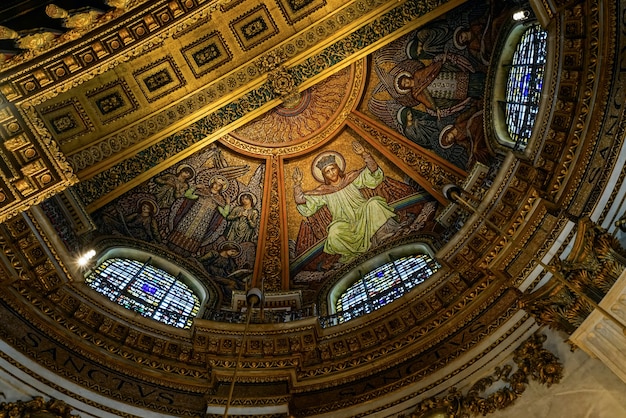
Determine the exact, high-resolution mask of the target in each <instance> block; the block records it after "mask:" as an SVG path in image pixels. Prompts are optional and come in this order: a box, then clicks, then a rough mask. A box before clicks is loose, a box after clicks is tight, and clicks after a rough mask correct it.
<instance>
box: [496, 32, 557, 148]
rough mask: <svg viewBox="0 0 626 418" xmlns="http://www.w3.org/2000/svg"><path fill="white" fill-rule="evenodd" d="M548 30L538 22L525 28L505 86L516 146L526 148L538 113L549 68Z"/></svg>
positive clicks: (510, 130) (509, 124)
mask: <svg viewBox="0 0 626 418" xmlns="http://www.w3.org/2000/svg"><path fill="white" fill-rule="evenodd" d="M547 40H548V32H546V31H545V30H543V29H542V28H541V26H540V25H539V24H534V25H532V26H530V27H529V28H528V29H526V30H525V31H524V33H523V34H522V37H521V39H520V41H519V43H518V44H517V47H516V49H515V53H514V54H513V60H512V62H511V66H510V69H509V75H508V80H507V87H506V106H505V118H506V126H507V131H508V133H509V136H510V137H511V140H512V141H513V142H514V143H515V149H524V148H525V147H526V145H527V144H528V140H529V139H530V137H531V135H532V130H533V126H534V124H535V119H536V118H537V114H538V113H539V103H540V100H541V89H542V87H543V79H544V76H545V68H546V55H547V53H546V46H547Z"/></svg>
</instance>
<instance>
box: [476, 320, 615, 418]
mask: <svg viewBox="0 0 626 418" xmlns="http://www.w3.org/2000/svg"><path fill="white" fill-rule="evenodd" d="M542 332H543V333H545V334H546V335H548V341H546V343H545V344H544V346H545V347H546V348H548V349H549V350H550V351H551V352H552V353H554V354H556V355H557V356H558V357H559V359H560V360H561V362H562V363H563V366H564V373H563V379H562V380H561V382H560V383H558V384H556V385H552V386H551V387H546V386H544V385H541V384H539V383H536V382H531V383H530V384H529V385H528V387H527V389H526V391H525V392H524V393H523V394H522V396H521V398H520V399H518V400H517V402H516V403H515V404H513V405H512V406H511V407H509V408H506V409H503V410H501V411H498V412H496V413H494V414H490V415H488V416H489V417H492V418H529V417H533V418H541V417H554V418H624V417H626V383H624V382H622V381H621V380H620V379H619V378H618V377H617V376H616V375H615V374H613V373H612V372H611V371H610V370H609V369H608V368H607V367H606V366H605V365H604V364H602V362H600V360H597V359H593V358H591V357H589V356H588V355H587V354H586V353H585V352H584V351H582V350H576V351H575V352H573V353H572V352H570V346H569V345H567V344H566V343H564V342H563V340H564V338H566V337H565V336H564V335H560V334H556V333H552V332H550V331H548V330H545V329H544V330H542Z"/></svg>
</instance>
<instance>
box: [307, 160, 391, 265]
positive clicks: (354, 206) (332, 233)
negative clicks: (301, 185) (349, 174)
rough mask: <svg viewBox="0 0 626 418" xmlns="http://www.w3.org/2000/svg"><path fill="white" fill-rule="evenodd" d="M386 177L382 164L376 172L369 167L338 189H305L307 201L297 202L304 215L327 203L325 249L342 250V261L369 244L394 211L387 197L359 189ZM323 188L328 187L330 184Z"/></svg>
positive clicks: (347, 259) (330, 250)
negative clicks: (367, 197) (324, 190)
mask: <svg viewBox="0 0 626 418" xmlns="http://www.w3.org/2000/svg"><path fill="white" fill-rule="evenodd" d="M383 180H384V175H383V171H382V170H381V169H380V168H378V169H377V170H376V171H374V172H373V173H372V172H370V171H369V170H368V169H367V168H366V169H364V170H362V171H361V172H360V173H359V174H358V176H357V177H356V178H354V180H353V181H352V182H350V183H349V184H347V185H345V186H344V187H342V188H338V189H337V190H336V191H330V192H329V193H320V192H318V189H316V190H314V191H313V192H310V193H308V194H306V193H305V195H304V198H305V200H306V203H304V204H301V205H298V206H297V208H298V212H300V214H301V215H303V216H307V217H308V216H312V215H313V214H315V212H317V211H318V210H319V209H320V208H321V207H323V206H324V205H326V206H327V207H328V209H329V211H330V213H331V215H332V218H333V220H332V222H331V223H330V225H329V226H328V237H327V238H326V243H325V244H324V252H325V253H327V254H340V255H341V258H340V259H339V261H340V262H342V263H345V262H348V261H350V260H352V259H353V258H354V257H356V256H358V255H359V254H362V253H364V252H365V251H367V250H368V249H369V248H370V245H371V242H370V239H371V238H372V237H373V236H374V234H375V233H376V231H378V229H379V228H380V227H381V226H383V225H384V224H385V222H387V220H388V219H389V218H393V217H394V216H395V213H394V211H393V208H391V207H390V206H389V205H388V204H387V201H386V200H385V199H384V198H382V197H380V196H374V197H371V198H369V199H366V198H365V197H363V195H362V194H361V192H360V191H359V189H362V188H364V187H367V188H370V189H374V188H375V187H376V186H378V185H379V184H380V183H382V181H383ZM321 188H323V189H327V188H328V186H322V187H321ZM316 192H317V193H316Z"/></svg>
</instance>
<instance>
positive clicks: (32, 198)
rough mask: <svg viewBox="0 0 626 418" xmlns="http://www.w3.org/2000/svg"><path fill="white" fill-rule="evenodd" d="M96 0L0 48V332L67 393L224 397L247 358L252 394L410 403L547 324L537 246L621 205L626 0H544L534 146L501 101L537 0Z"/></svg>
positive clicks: (547, 246)
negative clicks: (543, 54) (358, 302)
mask: <svg viewBox="0 0 626 418" xmlns="http://www.w3.org/2000/svg"><path fill="white" fill-rule="evenodd" d="M12 1H13V0H12ZM64 1H65V3H64V4H67V5H70V3H72V2H70V0H59V3H63V2H64ZM72 1H73V0H72ZM93 2H96V0H93ZM97 2H98V3H102V7H103V9H104V10H103V13H102V14H101V15H97V16H95V15H94V16H95V17H94V19H93V20H92V21H91V23H90V24H89V25H88V26H86V27H84V28H73V29H70V28H67V27H65V29H63V31H62V32H63V34H61V35H58V36H52V38H50V35H49V34H46V35H45V36H40V37H38V38H28V39H31V41H32V39H39V40H41V41H42V42H43V41H46V40H48V41H49V42H48V44H46V45H47V46H45V47H42V48H40V49H21V48H17V49H14V50H13V53H4V52H0V53H2V54H3V55H2V57H3V59H2V60H1V61H0V71H2V72H1V73H0V93H1V94H2V97H1V98H2V100H3V104H6V105H7V106H6V107H4V108H3V109H4V110H2V111H0V134H1V135H2V143H1V146H0V154H1V156H2V164H0V175H1V177H2V180H3V181H2V182H0V209H1V210H2V216H3V218H2V225H1V227H0V245H1V246H2V247H3V251H4V254H5V255H4V256H3V257H0V258H1V260H0V261H2V263H0V267H1V268H0V279H1V280H0V285H1V286H2V292H0V294H1V295H2V297H1V298H0V316H1V317H2V320H3V322H5V323H7V324H10V326H7V327H3V328H1V329H0V331H1V333H2V335H1V337H2V341H3V342H5V343H6V344H7V346H8V347H11V349H13V350H15V352H16V353H18V354H19V355H20V356H22V357H23V358H24V359H25V361H24V362H25V363H28V364H37V365H38V367H39V369H41V370H39V371H40V372H41V374H44V373H46V374H47V373H48V372H54V373H56V374H58V375H59V376H61V377H62V379H60V381H62V382H65V381H66V380H67V381H68V382H71V383H72V385H75V387H77V388H78V389H76V390H75V391H74V392H72V390H70V389H68V388H66V387H62V384H61V383H59V384H56V383H54V382H52V383H50V384H51V385H53V386H54V390H56V391H58V392H59V393H60V394H62V395H63V396H64V399H67V400H71V402H72V404H71V405H72V407H76V406H77V405H78V406H79V407H81V408H84V405H87V406H88V407H89V408H91V407H93V408H101V407H103V409H105V410H107V411H108V412H110V413H111V414H116V413H118V412H120V411H123V414H125V415H126V416H147V415H146V411H148V414H149V413H152V412H155V413H162V414H164V415H168V416H190V417H192V416H222V415H223V411H224V408H225V406H226V405H228V404H230V403H231V399H228V398H229V397H228V391H229V387H232V386H231V383H232V382H233V381H235V382H236V385H235V391H234V398H233V399H232V405H233V406H234V407H236V408H240V409H239V410H238V411H243V412H242V413H243V414H244V415H251V416H268V417H269V416H280V417H286V416H298V417H304V416H366V415H369V414H379V413H381V411H387V412H388V411H391V410H393V411H395V412H393V413H396V412H397V413H398V414H404V415H406V416H412V415H411V414H417V412H416V410H415V407H416V406H417V405H418V404H419V402H420V401H421V400H423V399H424V398H425V397H428V396H431V395H430V394H434V393H435V392H436V393H438V394H439V395H437V396H438V397H439V398H440V399H441V396H442V395H441V394H443V393H447V392H446V391H447V390H448V389H449V388H450V387H453V386H454V387H460V386H456V384H457V383H458V382H463V381H465V382H467V381H469V380H472V379H474V377H476V376H475V373H476V370H477V369H478V368H481V367H483V365H485V364H487V363H488V362H491V361H492V360H493V359H494V358H496V357H498V356H500V355H501V354H502V353H505V352H507V350H508V352H511V350H512V349H513V347H514V346H517V345H519V342H520V341H522V338H525V337H526V336H528V335H530V334H531V333H532V332H534V330H535V329H536V328H537V325H536V323H535V322H534V319H533V318H532V313H529V312H526V311H523V310H522V309H521V308H520V305H519V301H520V300H521V299H522V294H525V293H528V294H529V293H530V292H531V291H532V290H533V288H534V287H535V286H538V283H540V282H542V281H543V282H544V283H545V282H546V280H548V279H547V273H546V272H545V271H544V270H542V269H540V268H538V265H537V264H536V263H535V262H534V258H535V257H542V259H547V258H549V257H548V255H549V256H550V257H554V258H555V259H556V258H558V257H560V256H561V255H563V254H561V253H560V252H563V251H569V248H572V247H573V246H572V245H570V244H571V243H572V241H573V239H574V235H575V234H576V233H577V232H576V231H580V226H579V223H578V220H579V218H580V219H582V218H583V217H584V216H586V215H588V214H590V213H592V212H593V213H594V214H595V215H596V217H597V218H598V220H599V221H598V222H600V221H602V220H603V219H604V220H605V221H606V222H605V223H611V222H612V221H613V219H609V218H610V217H611V216H613V214H614V213H617V210H614V209H613V208H611V209H608V208H601V207H596V206H597V202H600V201H601V202H602V204H605V203H606V205H607V206H608V205H614V206H617V205H618V203H616V201H614V200H612V199H613V195H611V196H609V194H610V193H609V192H606V193H605V191H604V190H605V189H608V188H609V187H616V188H621V189H622V190H623V187H621V186H620V185H621V184H623V182H624V180H623V177H624V174H623V170H622V174H620V173H619V172H618V171H619V170H617V169H614V167H615V166H616V162H617V163H619V161H622V160H623V157H622V156H623V154H619V152H618V147H621V146H622V145H623V135H618V134H616V131H618V132H622V131H623V127H624V126H625V125H624V120H623V107H621V105H622V103H623V94H622V93H623V92H622V91H621V89H619V88H616V89H613V90H611V89H609V87H608V86H609V85H610V84H611V83H609V81H613V82H616V81H618V80H619V77H620V75H619V73H618V68H617V67H618V65H617V63H618V62H619V61H618V60H616V59H615V56H614V54H613V52H614V51H612V49H611V48H614V49H615V51H619V50H620V49H623V48H622V47H623V46H624V43H625V42H626V41H625V40H624V39H623V38H624V36H623V33H622V32H623V31H620V30H618V22H616V20H617V19H618V18H617V17H618V16H622V15H623V13H621V12H623V10H621V9H623V8H624V7H625V6H624V5H622V4H621V3H619V2H612V3H610V2H602V5H603V7H597V4H596V3H594V2H593V1H590V0H589V1H588V0H581V1H580V2H563V1H554V2H551V1H548V2H535V3H537V4H534V3H533V7H535V8H540V9H541V7H544V8H545V10H543V9H541V10H540V11H539V12H540V13H542V14H539V15H537V16H539V17H537V16H534V18H537V20H541V22H540V23H541V24H542V25H543V26H545V28H546V31H547V32H548V33H549V36H548V39H549V41H550V42H557V40H559V42H560V43H558V44H552V43H550V44H549V45H548V47H549V48H550V52H551V53H552V52H554V51H556V52H554V55H555V57H554V58H553V59H552V61H551V60H548V61H547V63H546V70H545V71H546V74H547V77H548V78H547V79H546V80H547V81H549V82H546V86H548V88H549V89H552V90H550V91H549V92H548V94H543V93H542V95H541V100H542V102H541V105H540V106H541V107H540V108H541V109H546V112H540V113H541V115H540V118H539V119H538V122H537V127H536V129H537V130H536V131H534V133H533V135H535V136H536V137H533V138H531V139H529V140H528V143H527V144H526V146H527V148H526V149H524V150H521V149H515V150H512V149H511V148H507V147H506V145H507V144H504V143H503V142H502V141H500V140H499V139H500V138H499V137H496V135H497V132H495V131H494V129H493V126H494V123H495V122H494V118H496V116H494V108H493V106H490V105H489V104H490V103H492V102H493V100H492V98H493V97H494V91H495V90H497V89H498V85H496V84H497V83H494V81H493V80H494V74H495V73H496V72H497V71H498V68H499V64H498V63H499V62H500V61H499V59H500V58H501V57H500V53H501V52H502V51H503V50H504V49H505V48H504V47H503V42H505V41H506V42H509V40H508V39H509V38H508V37H506V36H502V33H503V32H501V30H500V29H501V28H503V29H506V31H504V32H507V33H508V31H509V29H510V28H511V26H512V25H517V23H514V22H513V21H512V19H511V15H512V13H511V12H512V10H513V9H514V8H516V7H518V3H519V2H517V1H508V0H505V1H502V2H500V1H486V0H485V1H483V0H451V1H443V0H406V1H399V2H395V1H392V2H388V1H382V0H352V1H348V2H345V1H341V0H310V1H308V0H306V1H291V0H276V1H270V2H253V1H249V0H233V1H202V0H146V1H141V0H136V1H135V0H133V1H128V2H125V1H122V0H115V1H113V0H110V1H108V0H107V1H106V2H100V1H99V0H98V1H97ZM13 3H16V2H15V1H13ZM13 3H12V4H13ZM17 3H19V2H17ZM539 3H541V4H539ZM72 4H74V3H72ZM113 4H115V5H113ZM540 6H541V7H540ZM58 7H61V8H62V7H63V4H60V5H58ZM67 7H70V6H67ZM0 9H1V7H0ZM34 9H37V7H35V8H34ZM34 9H33V10H34ZM39 11H41V10H39ZM74 14H76V11H75V10H73V9H71V10H70V15H74ZM85 18H86V17H85ZM9 20H10V19H9ZM544 20H545V22H544ZM503 22H506V23H503ZM546 22H548V23H547V24H546ZM7 25H8V23H7ZM61 26H62V25H61ZM600 27H602V31H601V32H602V35H606V36H607V39H603V38H602V37H600V36H598V28H600ZM66 29H67V30H66ZM16 33H17V35H16V36H17V37H14V38H10V39H4V40H2V41H6V42H5V43H3V45H5V46H8V47H11V46H12V47H15V45H16V44H15V42H17V41H23V42H26V41H27V40H25V39H22V38H25V34H23V33H21V32H19V31H16ZM9 35H10V36H13V34H11V33H9ZM511 42H512V41H511ZM21 45H24V44H21ZM31 46H32V44H31ZM9 52H10V51H9ZM600 56H602V59H598V57H600ZM561 70H564V71H562V72H561ZM555 74H558V77H556V76H555ZM549 77H552V78H549ZM605 82H606V83H605ZM617 84H619V83H617ZM619 85H620V86H621V84H619ZM607 120H611V121H615V124H610V126H609V124H607V123H603V122H606V121H607ZM575 122H576V123H575ZM578 122H580V123H578ZM612 170H613V171H612ZM449 184H454V185H457V186H458V187H460V188H463V189H464V191H465V192H467V194H463V196H465V197H466V198H467V202H468V203H467V205H468V206H463V205H461V204H459V203H458V202H460V201H458V202H457V204H455V203H452V202H451V200H450V199H449V197H450V196H448V197H446V196H445V195H444V186H446V185H449ZM615 185H617V186H615ZM621 204H622V207H623V202H622V203H621ZM469 206H471V208H470V207H469ZM27 208H30V209H28V210H27ZM474 211H478V212H479V213H476V212H474ZM607 214H608V215H607ZM605 218H606V219H605ZM576 240H577V241H578V238H577V239H576ZM581 242H582V241H581ZM574 247H575V246H574ZM92 248H93V249H95V250H96V253H97V257H96V261H92V263H93V264H92V265H88V266H87V267H81V266H79V265H78V264H77V262H76V259H77V258H78V256H79V255H81V254H82V253H83V252H84V251H86V250H88V249H92ZM416 253H419V255H420V256H425V257H424V259H426V258H428V259H431V261H432V267H433V269H432V270H431V272H432V274H430V273H429V274H424V276H428V277H419V280H417V281H416V283H417V284H416V285H415V286H414V287H411V288H410V289H407V291H406V293H403V294H402V295H400V296H398V297H397V298H396V297H395V295H394V298H391V297H389V298H387V299H385V300H384V302H385V303H384V304H383V303H382V302H381V303H380V305H381V306H382V307H381V308H380V309H377V310H376V311H371V312H370V311H367V309H364V310H363V312H366V314H365V315H363V316H359V317H354V318H351V317H340V316H339V315H338V312H337V310H336V309H335V308H336V304H335V299H337V298H338V297H339V296H340V295H339V294H340V293H342V292H344V290H346V289H348V288H349V287H351V286H353V285H354V284H355V283H356V282H357V280H356V278H357V277H363V276H364V275H366V274H367V273H368V272H369V273H372V274H377V273H378V270H377V269H379V268H381V267H387V266H389V265H391V264H392V263H395V261H397V260H399V259H402V258H403V257H405V256H414V258H417V257H415V254H416ZM426 255H428V257H426ZM112 257H116V258H119V259H123V258H132V259H135V258H136V260H135V262H134V264H133V266H134V268H136V269H142V268H143V266H147V265H152V264H153V265H152V267H154V269H152V267H151V268H150V271H149V272H148V273H150V274H157V273H154V272H155V271H157V270H158V269H162V270H164V271H166V272H167V273H168V274H170V275H171V277H169V276H168V277H169V279H171V280H170V281H171V282H172V283H178V282H180V284H181V287H180V288H184V289H185V292H188V293H189V294H191V293H193V294H195V298H191V299H189V301H190V302H189V303H188V304H187V305H186V306H187V308H189V309H188V312H187V311H186V312H187V313H185V315H188V317H187V316H185V318H183V319H184V321H183V322H184V324H183V326H171V324H172V323H173V322H165V321H161V322H158V319H157V318H156V317H150V318H149V317H147V316H143V315H141V312H140V311H139V310H137V309H133V308H128V306H127V305H122V307H120V305H119V304H116V302H115V301H114V300H113V299H112V298H107V297H105V296H104V295H103V294H98V291H99V290H97V289H96V288H95V287H90V286H89V280H88V279H87V278H86V277H88V273H89V272H93V271H95V270H96V268H95V267H96V266H95V264H96V263H99V262H100V261H102V260H103V259H106V258H108V259H109V260H112ZM122 262H123V261H122ZM150 263H152V264H150ZM9 264H10V265H9ZM170 270H172V271H170ZM540 270H541V271H540ZM380 271H383V270H382V269H381V270H380ZM422 273H423V272H421V273H420V274H422ZM353 279H354V280H353ZM103 282H104V281H103ZM161 282H163V283H164V281H163V280H162V281H161ZM155 283H156V282H155ZM155 283H148V282H146V283H143V284H145V285H146V286H145V288H144V286H143V284H142V285H141V289H142V291H145V292H148V293H151V292H153V293H155V294H156V285H155ZM182 285H185V286H186V287H184V286H182ZM103 286H104V285H103ZM394 286H395V285H394ZM250 287H257V288H259V289H262V290H263V293H264V297H265V300H263V305H262V309H259V310H258V312H255V313H254V315H256V313H258V315H257V316H254V315H253V316H251V318H252V322H251V323H249V327H248V325H246V314H245V312H244V311H243V310H242V308H244V307H245V306H246V290H247V289H249V288H250ZM180 288H179V287H177V288H176V289H180ZM94 289H96V290H94ZM392 290H393V291H395V288H392ZM373 293H376V292H373ZM151 294H152V293H151ZM125 296H128V295H125ZM378 296H380V295H374V297H378ZM385 296H389V295H383V296H380V297H379V300H382V299H383V298H384V297H385ZM526 296H527V295H526ZM128 298H130V299H132V297H131V296H128ZM145 300H146V301H147V300H152V299H145ZM387 301H391V302H389V303H387ZM128 303H130V302H128ZM146 303H147V302H146ZM146 306H147V305H144V308H145V307H146ZM533 306H534V305H533ZM124 307H126V308H128V309H124ZM187 308H185V309H187ZM254 309H256V307H255V308H254ZM246 312H249V310H248V309H246ZM168 314H169V313H168ZM196 314H197V316H196ZM248 318H250V317H248ZM175 319H176V318H175ZM179 322H180V321H179ZM179 322H177V323H179ZM247 330H249V331H250V332H249V333H247ZM51 353H54V356H52V355H51ZM0 357H2V359H3V360H8V357H9V354H7V353H6V352H3V353H0ZM233 372H239V373H240V375H239V377H238V378H237V379H236V378H235V375H234V373H233ZM33 373H34V374H35V373H37V371H35V372H33ZM466 387H468V388H469V387H471V385H466ZM462 390H463V388H461V391H462ZM92 391H93V392H94V393H95V392H98V393H99V394H100V395H101V396H102V399H97V400H91V399H87V396H86V395H84V393H91V392H92ZM79 392H80V396H76V397H73V395H77V394H78V393H79ZM460 393H461V392H459V394H460ZM432 396H434V395H432ZM461 398H463V399H465V401H464V402H466V401H467V402H469V401H468V400H467V399H470V398H469V397H462V396H461V395H459V399H461ZM94 405H95V406H94ZM272 408H273V409H272ZM81 411H82V410H81ZM276 411H278V412H276ZM274 412H276V413H274ZM344 412H346V413H345V414H344ZM385 413H386V412H385Z"/></svg>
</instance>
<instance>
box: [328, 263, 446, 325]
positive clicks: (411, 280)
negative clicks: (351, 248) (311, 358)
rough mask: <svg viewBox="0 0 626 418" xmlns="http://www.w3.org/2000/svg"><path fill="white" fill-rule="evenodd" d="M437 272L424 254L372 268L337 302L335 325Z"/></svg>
mask: <svg viewBox="0 0 626 418" xmlns="http://www.w3.org/2000/svg"><path fill="white" fill-rule="evenodd" d="M438 269H439V264H438V263H437V262H436V261H435V260H433V259H432V258H431V257H430V256H429V255H428V254H416V255H410V256H406V257H401V258H399V259H397V260H394V261H391V262H388V263H386V264H383V265H382V266H380V267H377V268H375V269H373V270H372V271H370V272H369V273H367V274H365V275H363V277H361V278H360V279H358V280H357V281H355V282H354V283H352V285H350V286H349V287H348V288H347V289H346V290H345V291H344V292H343V293H342V294H341V295H340V296H339V298H338V299H337V302H336V305H335V308H336V311H335V312H336V315H337V316H338V322H339V323H342V322H345V321H348V320H350V319H352V318H355V317H357V316H360V315H363V314H366V313H369V312H372V311H374V310H376V309H379V308H382V307H383V306H385V305H386V304H388V303H390V302H392V301H394V300H396V299H398V298H399V297H400V296H402V295H404V294H405V293H407V292H408V291H409V290H411V289H412V288H413V287H415V286H417V285H418V284H420V283H422V282H424V281H425V280H426V279H428V278H429V277H430V276H432V275H433V274H434V273H435V272H436V271H437V270H438Z"/></svg>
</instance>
